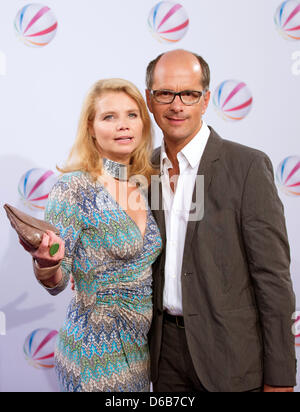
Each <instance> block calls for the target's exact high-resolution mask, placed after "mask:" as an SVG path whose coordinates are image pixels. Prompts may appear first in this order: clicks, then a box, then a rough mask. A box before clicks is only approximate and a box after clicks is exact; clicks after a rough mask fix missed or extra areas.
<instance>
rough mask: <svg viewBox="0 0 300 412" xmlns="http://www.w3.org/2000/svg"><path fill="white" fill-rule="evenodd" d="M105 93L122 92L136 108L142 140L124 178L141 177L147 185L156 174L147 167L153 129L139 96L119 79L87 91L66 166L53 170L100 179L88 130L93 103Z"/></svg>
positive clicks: (98, 162) (99, 165)
mask: <svg viewBox="0 0 300 412" xmlns="http://www.w3.org/2000/svg"><path fill="white" fill-rule="evenodd" d="M107 92H115V93H118V92H124V93H126V94H127V95H128V96H130V97H131V98H132V99H133V100H134V101H135V102H136V103H137V105H138V107H139V110H140V115H141V118H142V121H143V137H142V142H141V144H140V145H139V147H138V148H137V149H136V150H135V151H134V152H133V153H132V155H131V159H130V168H129V171H128V177H129V178H130V177H132V176H135V175H142V176H144V177H145V178H146V179H147V181H148V184H150V179H151V175H153V174H157V173H158V171H157V170H156V169H155V168H154V167H153V165H152V163H151V155H152V151H153V129H152V124H151V119H150V116H149V113H148V110H147V106H146V103H145V100H144V98H143V96H142V95H141V93H140V91H139V90H138V88H137V87H136V86H135V85H134V84H133V83H131V82H129V81H127V80H123V79H104V80H99V81H98V82H97V83H95V84H94V86H93V87H92V88H91V90H90V91H89V93H88V95H87V97H86V99H85V101H84V103H83V107H82V111H81V115H80V119H79V125H78V131H77V137H76V140H75V143H74V145H73V147H72V149H71V152H70V154H69V157H68V159H67V163H66V165H65V166H64V167H63V168H59V167H57V169H58V170H59V171H60V172H62V173H70V172H74V171H78V170H80V171H84V172H88V173H89V174H90V175H91V176H92V177H93V178H94V179H95V180H96V179H97V177H98V176H100V175H102V156H101V153H100V152H99V149H98V148H97V146H96V142H95V139H94V137H93V136H92V134H91V132H90V130H91V127H90V126H91V125H92V123H93V121H94V118H95V112H96V109H95V107H96V101H97V99H99V97H101V96H102V95H103V94H104V93H107Z"/></svg>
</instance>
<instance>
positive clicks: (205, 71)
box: [146, 53, 210, 90]
mask: <svg viewBox="0 0 300 412" xmlns="http://www.w3.org/2000/svg"><path fill="white" fill-rule="evenodd" d="M165 54H166V53H162V54H160V55H159V56H157V57H156V59H154V60H152V61H151V62H150V63H149V64H148V67H147V72H146V86H147V89H148V90H151V89H152V86H153V77H154V71H155V67H156V65H157V63H158V62H159V60H160V59H161V57H162V56H164V55H165ZM192 55H193V56H195V57H196V58H197V59H198V61H199V63H200V66H201V69H202V79H201V82H202V86H203V89H204V90H208V89H209V85H210V69H209V65H208V64H207V62H206V61H205V60H204V59H203V57H201V56H199V55H198V54H196V53H192Z"/></svg>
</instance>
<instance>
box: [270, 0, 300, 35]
mask: <svg viewBox="0 0 300 412" xmlns="http://www.w3.org/2000/svg"><path fill="white" fill-rule="evenodd" d="M274 20H275V24H276V27H277V30H278V31H279V33H280V34H281V35H282V36H283V37H284V38H285V39H287V40H300V0H287V1H284V2H283V3H282V4H281V5H280V6H279V7H278V9H277V10H276V13H275V17H274Z"/></svg>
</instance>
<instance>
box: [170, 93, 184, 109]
mask: <svg viewBox="0 0 300 412" xmlns="http://www.w3.org/2000/svg"><path fill="white" fill-rule="evenodd" d="M183 106H184V105H183V103H182V101H181V99H180V96H178V95H177V96H175V99H174V101H173V102H172V103H171V104H170V109H171V110H173V111H174V112H181V111H182V110H183Z"/></svg>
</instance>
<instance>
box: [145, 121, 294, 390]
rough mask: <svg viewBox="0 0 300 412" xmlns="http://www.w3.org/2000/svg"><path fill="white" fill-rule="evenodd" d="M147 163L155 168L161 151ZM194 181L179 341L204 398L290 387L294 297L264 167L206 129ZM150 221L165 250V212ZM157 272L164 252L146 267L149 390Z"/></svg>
mask: <svg viewBox="0 0 300 412" xmlns="http://www.w3.org/2000/svg"><path fill="white" fill-rule="evenodd" d="M210 129H211V128H210ZM152 161H153V163H154V164H155V165H157V166H158V165H159V164H160V148H158V149H156V150H155V151H154V154H153V158H152ZM198 175H203V176H204V216H203V218H202V220H200V221H193V220H192V221H189V223H188V228H187V235H186V240H185V251H184V256H183V265H182V273H181V281H182V303H183V315H184V321H185V331H186V337H187V342H188V346H189V350H190V354H191V357H192V360H193V363H194V366H195V370H196V372H197V374H198V377H199V379H200V381H201V383H202V384H203V386H204V387H205V388H206V389H207V390H208V391H221V392H238V391H247V390H251V389H254V388H258V387H260V386H262V385H263V383H265V384H268V385H272V386H295V385H296V360H295V358H296V357H295V343H294V336H293V334H292V314H293V312H294V311H295V297H294V293H293V288H292V283H291V278H290V271H289V267H290V249H289V243H288V237H287V231H286V225H285V218H284V210H283V206H282V203H281V201H280V199H279V197H278V193H277V189H276V187H275V184H274V174H273V167H272V164H271V162H270V160H269V158H268V157H267V156H266V155H265V154H264V153H262V152H260V151H258V150H255V149H252V148H249V147H246V146H242V145H240V144H237V143H233V142H230V141H228V140H224V139H222V138H221V137H219V136H218V135H217V133H216V132H215V131H214V130H213V129H211V134H210V137H209V140H208V143H207V146H206V148H205V151H204V154H203V157H202V159H201V163H200V167H199V170H198ZM159 192H160V195H161V185H160V189H159ZM195 192H196V191H195ZM195 192H194V198H193V199H194V200H196V198H195V196H196V193H195ZM153 214H154V216H155V218H156V221H157V223H158V226H159V228H160V231H161V235H162V238H163V242H164V243H165V242H166V231H165V221H164V211H163V210H162V208H160V209H159V210H153ZM164 264H165V252H163V253H162V254H161V256H160V257H159V259H158V260H157V261H156V262H155V264H154V266H153V304H154V316H153V323H152V327H151V330H150V334H149V342H150V352H151V375H152V376H151V378H152V382H155V381H156V379H157V375H158V363H159V356H160V347H161V340H162V330H163V327H162V325H163V288H164ZM178 356H180V354H178Z"/></svg>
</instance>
